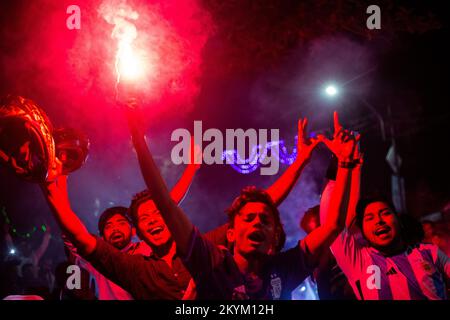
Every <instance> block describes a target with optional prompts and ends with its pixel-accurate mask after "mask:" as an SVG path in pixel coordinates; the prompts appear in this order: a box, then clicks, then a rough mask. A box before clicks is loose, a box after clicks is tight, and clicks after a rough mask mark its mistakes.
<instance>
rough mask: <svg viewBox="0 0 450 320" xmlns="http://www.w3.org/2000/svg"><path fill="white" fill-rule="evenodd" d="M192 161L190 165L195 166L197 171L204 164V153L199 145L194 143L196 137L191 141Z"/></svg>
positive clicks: (190, 160)
mask: <svg viewBox="0 0 450 320" xmlns="http://www.w3.org/2000/svg"><path fill="white" fill-rule="evenodd" d="M190 144H191V147H190V152H191V154H190V159H189V164H190V165H192V166H194V167H195V169H200V166H201V163H202V159H203V153H202V149H201V148H200V146H199V145H196V144H195V141H194V137H192V136H191V139H190Z"/></svg>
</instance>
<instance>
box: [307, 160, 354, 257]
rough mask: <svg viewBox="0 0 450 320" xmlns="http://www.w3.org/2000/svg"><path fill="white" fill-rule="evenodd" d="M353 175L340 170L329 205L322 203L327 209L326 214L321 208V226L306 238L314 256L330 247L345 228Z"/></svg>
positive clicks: (348, 170)
mask: <svg viewBox="0 0 450 320" xmlns="http://www.w3.org/2000/svg"><path fill="white" fill-rule="evenodd" d="M351 175H352V174H351V169H345V168H339V169H338V172H337V177H336V182H334V185H333V186H332V189H331V190H328V191H331V194H330V195H329V196H328V197H327V199H328V200H327V202H328V203H323V201H322V202H321V206H322V204H324V205H325V207H326V209H325V210H326V212H323V211H324V210H322V208H321V225H320V227H319V228H317V229H316V230H314V231H313V232H312V233H310V234H309V235H308V236H307V237H306V238H305V240H306V244H307V246H308V249H309V250H310V252H311V253H312V254H316V253H318V252H320V250H321V248H324V247H329V246H330V245H331V243H333V241H334V239H336V237H337V236H338V234H339V233H340V232H341V231H342V230H343V228H344V226H345V219H346V213H347V207H348V202H349V196H350V192H349V189H350V179H351ZM327 187H331V185H328V186H327ZM326 190H327V188H326Z"/></svg>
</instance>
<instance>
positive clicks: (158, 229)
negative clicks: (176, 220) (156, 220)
mask: <svg viewBox="0 0 450 320" xmlns="http://www.w3.org/2000/svg"><path fill="white" fill-rule="evenodd" d="M162 230H163V228H162V227H156V228H155V229H152V230H150V233H151V234H154V233H157V232H160V231H162Z"/></svg>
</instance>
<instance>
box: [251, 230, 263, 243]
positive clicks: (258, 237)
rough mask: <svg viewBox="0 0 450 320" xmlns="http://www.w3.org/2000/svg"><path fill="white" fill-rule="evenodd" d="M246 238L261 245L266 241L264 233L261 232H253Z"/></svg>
mask: <svg viewBox="0 0 450 320" xmlns="http://www.w3.org/2000/svg"><path fill="white" fill-rule="evenodd" d="M248 238H249V239H250V240H251V241H253V242H257V243H261V242H263V241H264V240H266V236H265V235H264V233H263V232H262V231H254V232H252V233H250V234H249V235H248Z"/></svg>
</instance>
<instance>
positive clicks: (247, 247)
mask: <svg viewBox="0 0 450 320" xmlns="http://www.w3.org/2000/svg"><path fill="white" fill-rule="evenodd" d="M227 237H228V241H230V242H231V243H233V242H234V250H235V252H237V253H239V254H240V255H242V256H248V255H251V254H269V252H270V250H271V249H273V246H274V244H275V219H274V216H273V212H272V210H271V208H270V207H269V206H267V205H266V204H265V203H261V202H248V203H246V204H245V205H244V206H243V207H242V208H241V210H240V211H239V213H238V214H237V215H236V216H235V218H234V226H233V228H230V229H229V230H228V233H227Z"/></svg>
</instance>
